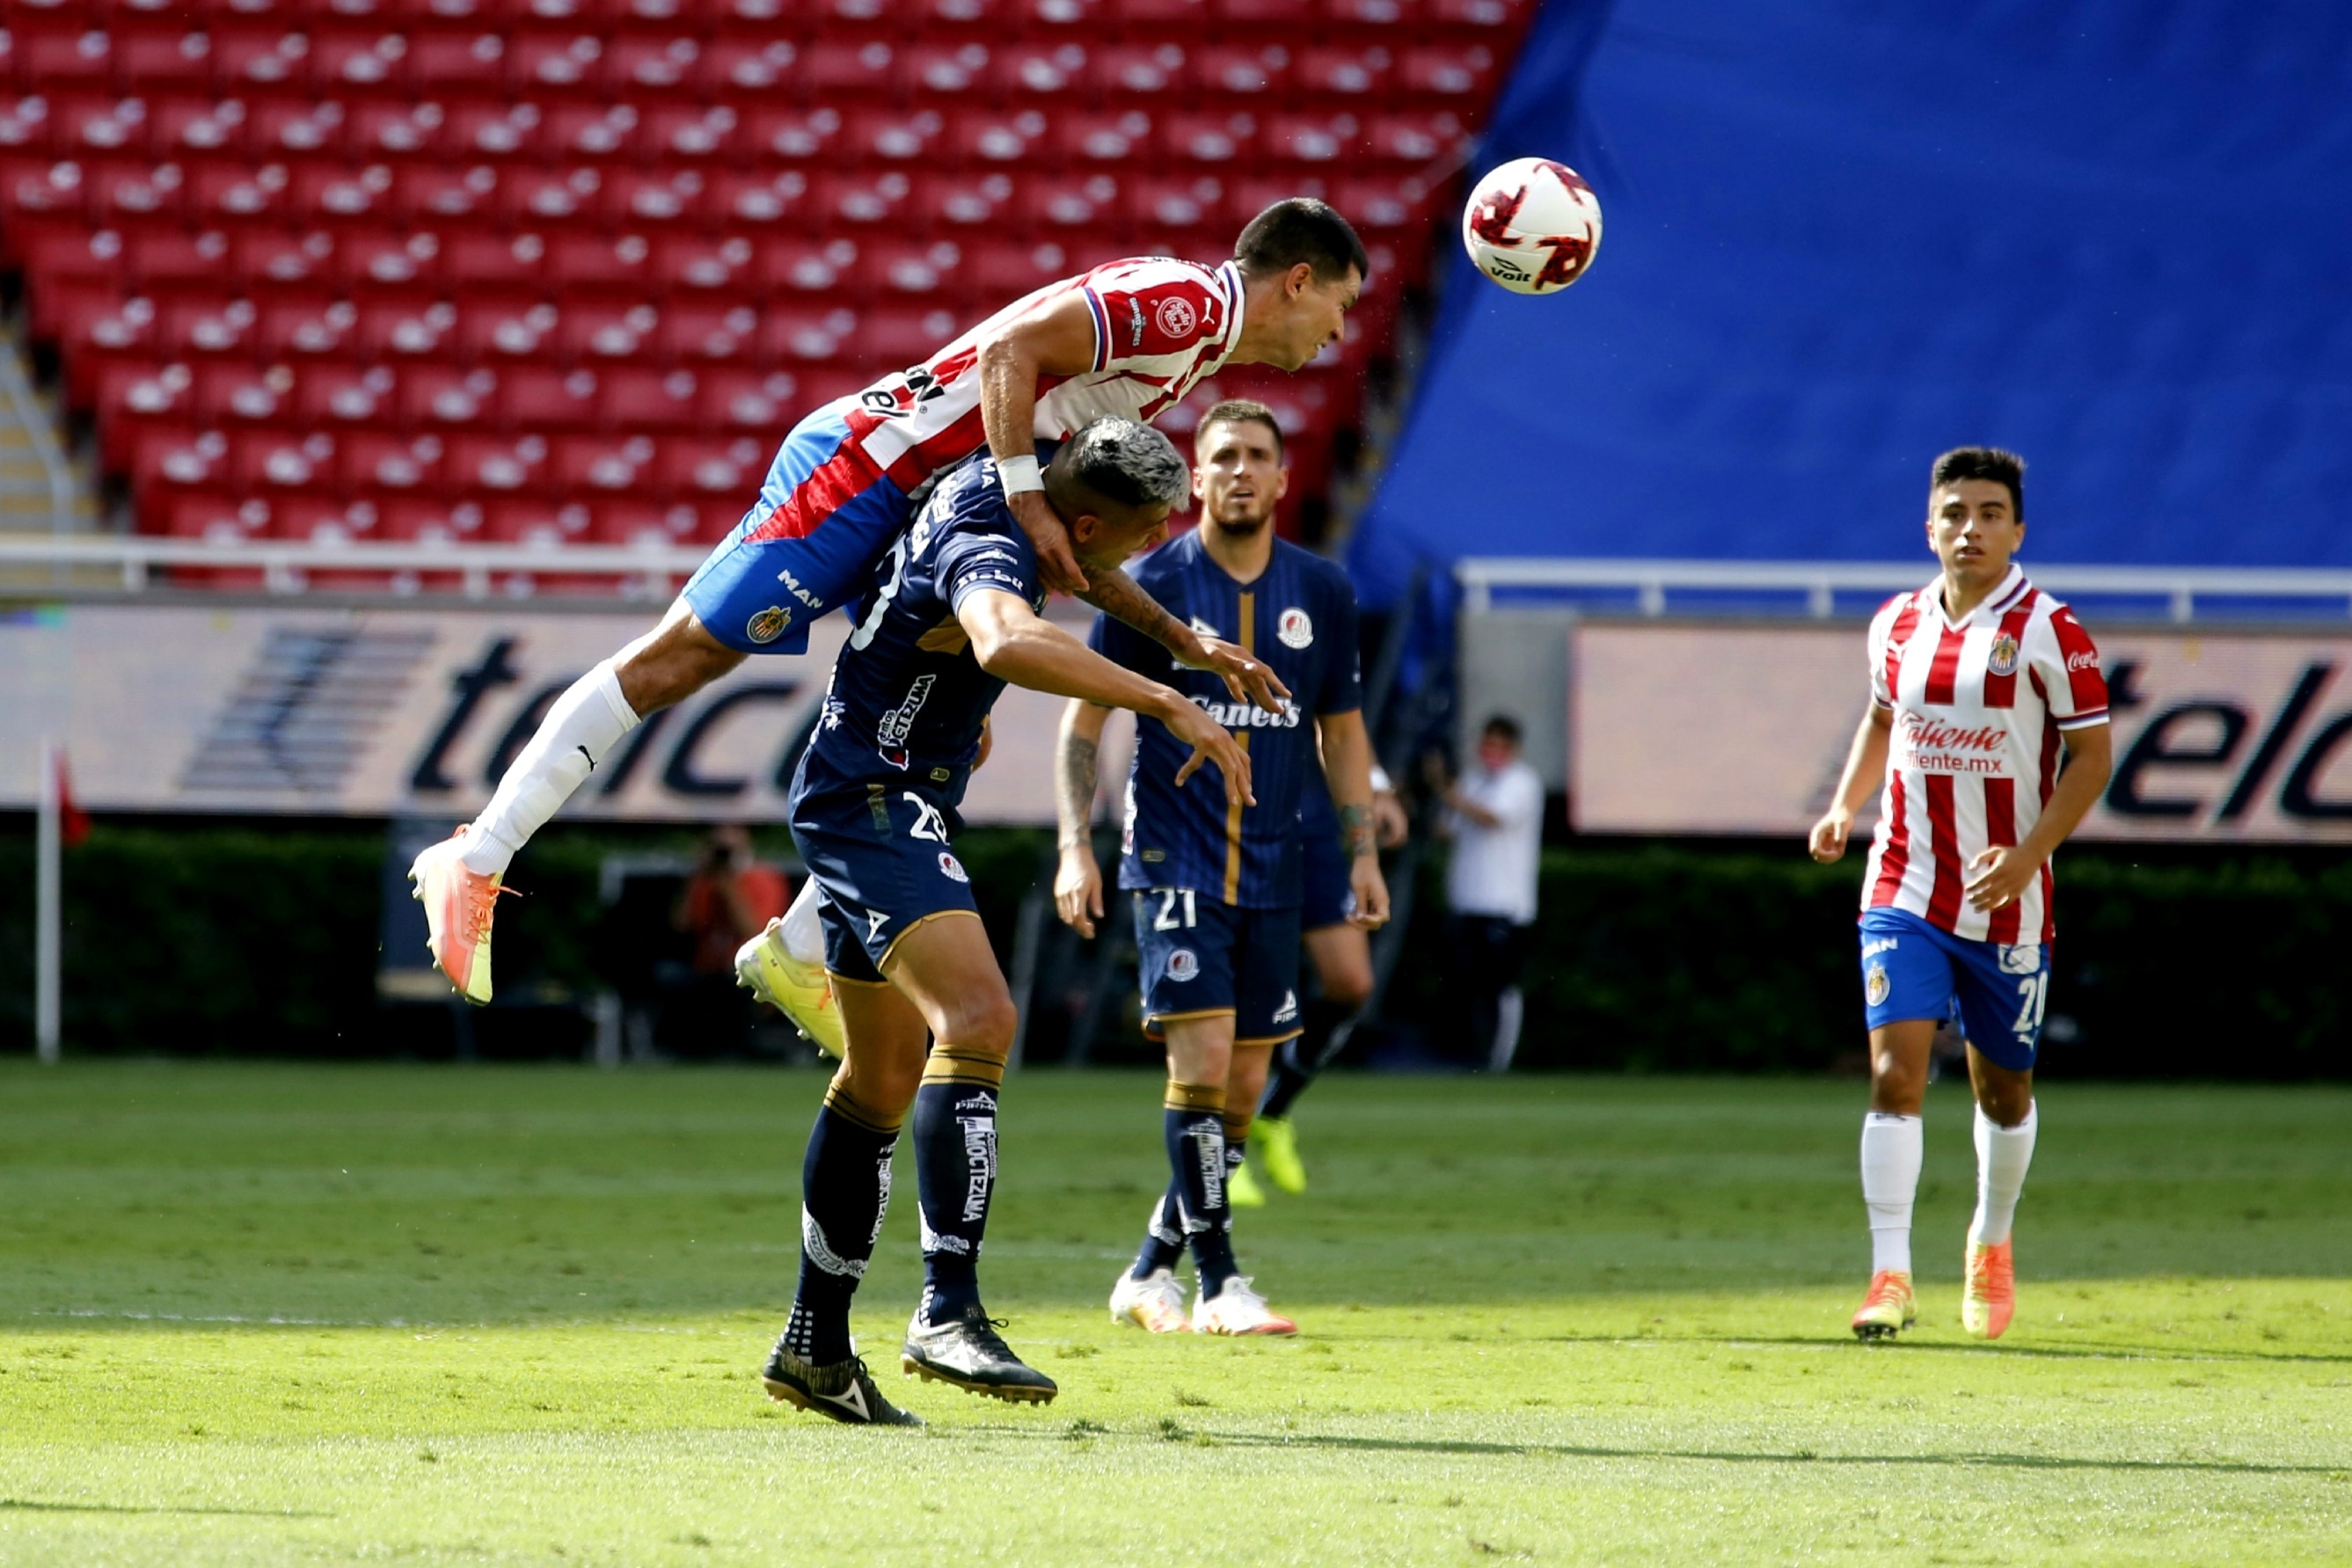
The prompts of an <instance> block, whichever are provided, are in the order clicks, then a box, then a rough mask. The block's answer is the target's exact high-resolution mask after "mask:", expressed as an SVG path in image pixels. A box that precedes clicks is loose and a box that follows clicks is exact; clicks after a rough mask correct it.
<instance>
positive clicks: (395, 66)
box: [310, 26, 408, 95]
mask: <svg viewBox="0 0 2352 1568" xmlns="http://www.w3.org/2000/svg"><path fill="white" fill-rule="evenodd" d="M407 61H408V36H407V35H406V34H405V33H401V32H389V31H386V30H385V29H384V28H383V27H381V26H373V27H335V26H324V27H314V28H312V29H311V30H310V84H311V88H312V90H314V91H317V92H321V93H334V94H338V95H348V94H352V93H371V94H372V93H395V92H401V91H404V90H405V89H406V87H407V85H408V82H407V78H408V69H407Z"/></svg>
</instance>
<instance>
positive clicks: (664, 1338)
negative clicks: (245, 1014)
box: [0, 1063, 2352, 1565]
mask: <svg viewBox="0 0 2352 1568" xmlns="http://www.w3.org/2000/svg"><path fill="white" fill-rule="evenodd" d="M819 1089H820V1080H819V1078H818V1076H817V1075H816V1074H814V1073H813V1072H795V1071H673V1072H628V1073H621V1074H608V1075H596V1074H593V1073H590V1072H587V1071H575V1070H566V1069H516V1070H456V1069H424V1068H391V1067H385V1068H340V1069H336V1068H288V1067H226V1066H208V1065H171V1064H150V1063H136V1064H86V1065H68V1067H67V1068H65V1069H63V1070H61V1071H53V1072H47V1073H44V1072H40V1071H37V1070H35V1069H33V1068H30V1067H28V1066H26V1067H17V1066H11V1067H8V1068H5V1069H0V1562H6V1563H70V1564H78V1565H79V1564H98V1563H171V1564H194V1563H344V1562H373V1561H379V1560H382V1561H397V1562H415V1563H443V1562H450V1563H567V1564H569V1563H613V1564H641V1563H693V1564H703V1563H802V1562H807V1563H1022V1564H1032V1563H1041V1564H1047V1563H1073V1564H1092V1563H1160V1562H1168V1563H1189V1562H1194V1561H1203V1562H1213V1563H1221V1564H1222V1563H1234V1564H1241V1563H1474V1562H1484V1561H1489V1560H1496V1559H1503V1560H1520V1561H1531V1562H1545V1563H1643V1564H1648V1563H1847V1562H1853V1563H1862V1562H1905V1563H2039V1562H2049V1563H2221V1562H2238V1563H2290V1562H2352V1289H2348V1288H2347V1278H2352V1160H2347V1152H2352V1092H2346V1091H2344V1090H2341V1089H2326V1088H2297V1089H2281V1090H2263V1089H2238V1088H2231V1089H2222V1088H2201V1087H2200V1088H2179V1089H2157V1088H2101V1087H2082V1086H2073V1085H2067V1084H2064V1083H2058V1084H2054V1085H2052V1086H2050V1087H2049V1088H2047V1090H2046V1091H2045V1093H2044V1097H2043V1107H2042V1129H2043V1131H2042V1149H2041V1152H2040V1155H2039V1157H2038V1162H2037V1164H2036V1166H2035V1169H2034V1173H2033V1180H2032V1185H2031V1186H2030V1187H2029V1188H2028V1190H2027V1194H2026V1199H2025V1205H2024V1208H2023V1210H2022V1213H2021V1221H2020V1228H2019V1242H2018V1245H2019V1259H2020V1264H2021V1307H2020V1311H2019V1316H2018V1321H2017V1325H2016V1327H2015V1328H2014V1329H2013V1330H2012V1331H2011V1333H2010V1334H2009V1335H2008V1337H2007V1338H2005V1339H2003V1340H2002V1341H2000V1343H1998V1344H1996V1345H1990V1346H1989V1345H1984V1344H1980V1343H1974V1342H1971V1341H1969V1340H1968V1339H1966V1338H1965V1337H1964V1336H1963V1335H1962V1334H1961V1333H1959V1329H1958V1255H1959V1249H1960V1242H1961V1233H1962V1228H1963V1226H1964V1224H1965V1222H1966V1215H1967V1209H1968V1206H1969V1199H1970V1196H1971V1192H1972V1182H1973V1166H1972V1158H1971V1155H1969V1145H1968V1121H1967V1104H1966V1101H1965V1099H1964V1098H1963V1096H1962V1095H1961V1094H1960V1093H1958V1092H1952V1091H1949V1090H1939V1091H1937V1092H1936V1094H1935V1095H1934V1097H1933V1098H1932V1099H1931V1102H1930V1106H1929V1123H1928V1131H1929V1151H1928V1168H1927V1180H1926V1183H1925V1186H1924V1189H1923V1193H1922V1204H1921V1213H1920V1227H1919V1237H1918V1239H1919V1246H1920V1249H1921V1264H1922V1268H1921V1273H1922V1275H1923V1279H1924V1282H1925V1302H1924V1305H1925V1308H1926V1317H1925V1319H1924V1321H1923V1322H1922V1323H1921V1325H1920V1328H1919V1329H1918V1331H1917V1332H1916V1333H1914V1334H1913V1335H1911V1336H1908V1337H1907V1338H1906V1340H1905V1341H1904V1342H1903V1343H1897V1344H1894V1345H1888V1346H1863V1345H1859V1344H1857V1343H1854V1342H1853V1340H1852V1339H1851V1338H1850V1337H1849V1336H1848V1334H1847V1333H1846V1332H1845V1327H1844V1323H1845V1318H1846V1315H1847V1314H1848V1313H1849V1312H1851V1311H1852V1309H1853V1303H1854V1301H1855V1299H1856V1298H1857V1297H1858V1295H1859V1293H1860V1289H1861V1286H1862V1284H1863V1283H1864V1274H1865V1272H1866V1262H1867V1239H1866V1236H1865V1233H1864V1231H1863V1229H1862V1216H1861V1201H1860V1197H1859V1196H1858V1194H1857V1192H1856V1188H1855V1178H1854V1175H1853V1164H1854V1143H1855V1136H1856V1130H1857V1126H1858V1119H1859V1114H1860V1110H1861V1090H1860V1088H1859V1086H1858V1085H1854V1084H1849V1083H1834V1082H1793V1081H1739V1082H1735V1081H1722V1080H1713V1081H1687V1080H1685V1081H1675V1080H1580V1079H1528V1080H1520V1081H1516V1082H1491V1081H1402V1080H1394V1079H1391V1080H1385V1081H1381V1080H1370V1079H1364V1078H1354V1079H1346V1080H1339V1081H1334V1082H1330V1083H1328V1084H1327V1085H1325V1086H1323V1087H1322V1088H1321V1089H1319V1090H1318V1092H1317V1093H1316V1095H1315V1097H1314V1098H1312V1099H1311V1100H1309V1101H1308V1102H1307V1103H1306V1104H1305V1106H1304V1107H1303V1115H1302V1121H1301V1125H1302V1128H1303V1129H1304V1132H1305V1137H1306V1148H1307V1154H1308V1155H1309V1157H1310V1160H1311V1162H1312V1166H1313V1169H1314V1173H1315V1177H1316V1187H1315V1190H1314V1192H1313V1193H1312V1194H1310V1195H1309V1197H1307V1198H1306V1199H1303V1200H1289V1201H1286V1202H1284V1201H1279V1200H1278V1201H1277V1205H1276V1207H1273V1208H1270V1209H1267V1210H1263V1211H1257V1212H1253V1213H1249V1214H1246V1215H1244V1218H1243V1222H1242V1228H1241V1234H1240V1241H1241V1246H1242V1249H1243V1257H1244V1263H1245V1265H1246V1266H1248V1267H1250V1268H1251V1269H1252V1270H1254V1271H1255V1273H1256V1274H1257V1275H1258V1277H1259V1282H1260V1284H1261V1286H1262V1287H1264V1288H1265V1290H1266V1291H1268V1293H1269V1295H1270V1296H1271V1297H1272V1299H1273V1300H1274V1301H1275V1302H1276V1304H1277V1305H1278V1306H1280V1307H1283V1308H1285V1309H1288V1310H1292V1311H1294V1312H1296V1314H1297V1316H1298V1318H1299V1319H1300V1320H1301V1322H1302V1324H1303V1326H1304V1329H1305V1332H1304V1333H1302V1335H1301V1336H1300V1337H1299V1338H1298V1339H1297V1341H1295V1342H1288V1343H1274V1342H1264V1343H1215V1342H1193V1341H1191V1340H1190V1339H1189V1338H1188V1339H1184V1340H1179V1341H1175V1342H1172V1343H1171V1342H1162V1341H1147V1340H1146V1339H1145V1338H1144V1336H1142V1335H1140V1334H1138V1333H1132V1332H1129V1331H1120V1330H1116V1329H1114V1328H1113V1327H1112V1326H1111V1324H1110V1323H1109V1322H1108V1320H1107V1318H1106V1315H1105V1314H1104V1312H1103V1311H1102V1307H1101V1302H1102V1298H1103V1296H1104V1295H1105V1293H1106V1292H1107V1291H1108V1287H1109V1284H1110V1281H1111V1279H1112V1276H1113V1274H1114V1273H1115V1271H1116V1270H1118V1267H1119V1266H1120V1263H1121V1261H1122V1260H1124V1258H1125V1257H1126V1256H1127V1254H1128V1252H1129V1248H1130V1247H1131V1245H1132V1243H1133V1241H1134V1239H1135V1233H1136V1231H1137V1229H1138V1227H1139V1224H1140V1222H1141V1219H1142V1216H1143V1212H1144V1209H1145V1207H1146V1204H1147V1202H1148V1201H1149V1197H1150V1193H1152V1192H1153V1191H1155V1190H1156V1189H1157V1187H1158V1186H1159V1184H1160V1180H1161V1179H1162V1167H1161V1166H1160V1154H1159V1092H1158V1087H1157V1084H1156V1082H1155V1081H1153V1080H1150V1079H1148V1078H1145V1077H1142V1076H1139V1075H1120V1074H1108V1073H1097V1074H1083V1075H1080V1074H1064V1073H1061V1072H1058V1071H1032V1072H1030V1073H1028V1074H1025V1075H1020V1076H1016V1077H1015V1078H1014V1079H1013V1082H1012V1083H1011V1085H1010V1089H1009V1093H1008V1097H1007V1103H1006V1108H1005V1114H1004V1121H1003V1129H1004V1131H1003V1138H1004V1145H1003V1185H1002V1186H1001V1187H1000V1192H999V1199H998V1207H997V1211H996V1217H995V1218H994V1220H993V1222H992V1236H991V1239H990V1241H989V1247H988V1257H987V1260H986V1263H985V1266H984V1278H985V1279H986V1281H987V1282H988V1284H989V1288H990V1300H991V1304H992V1307H993V1308H994V1309H995V1310H996V1311H997V1312H999V1313H1000V1315H1003V1316H1005V1317H1009V1318H1010V1319H1011V1320H1012V1326H1011V1328H1010V1329H1009V1331H1008V1334H1009V1337H1010V1338H1011V1340H1012V1341H1013V1343H1014V1344H1015V1345H1016V1347H1019V1348H1021V1349H1023V1350H1024V1351H1025V1352H1026V1353H1028V1354H1029V1355H1030V1356H1031V1358H1032V1359H1033V1360H1034V1361H1035V1362H1036V1363H1037V1364H1040V1365H1042V1366H1043V1367H1045V1369H1046V1370H1047V1371H1049V1372H1051V1373H1052V1374H1053V1375H1055V1377H1057V1378H1058V1379H1060V1381H1061V1383H1062V1387H1063V1394H1062V1397H1061V1398H1060V1400H1059V1401H1058V1402H1057V1403H1055V1405H1053V1406H1049V1407H1046V1408H1044V1409H1035V1410H1032V1409H1026V1408H1015V1407H1012V1406H1001V1405H996V1404H992V1403H983V1402H982V1401H979V1400H975V1399H972V1398H971V1397H969V1396H963V1395H961V1394H956V1393H953V1392H952V1391H950V1390H947V1389H945V1388H944V1387H942V1386H941V1385H914V1384H902V1383H901V1382H900V1381H899V1380H898V1376H897V1375H896V1370H895V1365H896V1357H895V1350H896V1345H897V1334H898V1330H899V1328H900V1327H901V1325H902V1324H903V1322H904V1320H905V1316H906V1313H907V1312H908V1309H909V1308H910V1307H911V1305H912V1303H913V1299H914V1294H915V1285H916V1280H917V1275H918V1269H917V1265H916V1260H915V1244H914V1229H915V1219H914V1214H913V1207H914V1206H913V1183H912V1181H911V1179H910V1178H909V1175H908V1167H907V1166H906V1163H905V1162H906V1160H907V1154H906V1151H904V1150H902V1151H901V1155H900V1158H901V1180H900V1187H899V1200H898V1204H897V1206H896V1207H894V1209H893V1211H892V1213H891V1215H890V1220H889V1226H888V1228H887V1232H886V1234H885V1237H884V1239H883V1244H882V1249H881V1251H880V1254H879V1257H878V1258H877V1263H876V1266H875V1268H874V1270H872V1272H871V1273H870V1274H869V1276H868V1278H867V1281H866V1288H865V1291H864V1293H863V1296H862V1298H861V1305H862V1308H863V1309H864V1310H863V1311H862V1312H861V1313H860V1316H859V1319H858V1322H857V1331H858V1333H859V1336H860V1339H861V1341H862V1343H864V1344H866V1346H868V1347H869V1350H870V1354H871V1356H872V1359H873V1360H874V1361H875V1363H876V1365H877V1371H879V1370H882V1369H883V1368H885V1367H886V1366H887V1368H889V1371H888V1375H887V1376H886V1377H885V1386H886V1387H887V1388H889V1389H890V1390H891V1391H892V1392H893V1394H894V1396H898V1395H900V1394H903V1396H904V1398H905V1400H906V1402H907V1403H908V1405H909V1406H910V1407H912V1408H914V1409H916V1410H917V1411H919V1413H921V1414H922V1415H923V1416H926V1417H928V1418H929V1420H930V1422H931V1425H930V1427H929V1428H928V1429H926V1430H924V1431H922V1432H918V1433H904V1432H877V1431H857V1430H850V1429H846V1428H843V1427H835V1426H832V1425H830V1424H828V1423H824V1422H821V1421H819V1420H817V1419H816V1418H814V1417H812V1416H803V1415H798V1414H796V1413H793V1412H791V1411H787V1410H784V1409H782V1408H781V1407H779V1406H772V1405H770V1404H769V1403H768V1402H767V1400H766V1399H765V1398H764V1397H763V1396H762V1395H761V1390H760V1386H759V1384H758V1381H757V1377H756V1371H757V1368H758V1365H759V1363H760V1360H761V1356H762V1355H763V1354H764V1353H765V1350H766V1347H767V1345H768V1343H769V1341H770V1340H771V1339H772V1337H773V1335H774V1333H775V1332H776V1329H777V1328H778V1326H779V1325H780V1322H781V1318H782V1309H783V1307H784V1305H785V1303H786V1301H788V1299H789V1296H790V1292H791V1283H792V1277H793V1266H794V1260H795V1258H796V1255H797V1241H796V1237H797V1207H796V1206H797V1196H796V1186H797V1180H796V1178H797V1173H798V1169H799V1162H800V1150H801V1145H802V1141H803V1137H804V1135H805V1134H806V1131H807V1127H808V1123H809V1118H810V1116H811V1114H812V1113H813V1112H814V1106H815V1102H816V1097H817V1094H818V1092H819Z"/></svg>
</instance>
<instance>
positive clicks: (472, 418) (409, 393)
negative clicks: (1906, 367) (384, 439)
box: [396, 363, 511, 434]
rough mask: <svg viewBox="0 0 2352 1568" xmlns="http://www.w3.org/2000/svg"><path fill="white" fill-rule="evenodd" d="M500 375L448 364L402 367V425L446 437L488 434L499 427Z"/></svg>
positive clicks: (400, 402) (399, 403) (400, 387)
mask: <svg viewBox="0 0 2352 1568" xmlns="http://www.w3.org/2000/svg"><path fill="white" fill-rule="evenodd" d="M509 368H511V367H509ZM498 394H499V371H490V370H484V369H481V368H479V367H477V368H475V369H473V370H467V369H466V368H465V367H463V366H461V365H453V364H446V363H442V364H411V365H405V366H403V367H402V369H401V371H400V378H399V396H398V402H397V405H396V406H397V408H398V411H399V414H400V419H401V423H403V424H404V425H407V426H410V427H412V428H415V429H419V430H434V431H439V432H443V433H445V434H456V433H458V432H463V431H486V430H488V429H489V428H490V427H491V426H493V425H495V424H497V423H498V414H499V405H498Z"/></svg>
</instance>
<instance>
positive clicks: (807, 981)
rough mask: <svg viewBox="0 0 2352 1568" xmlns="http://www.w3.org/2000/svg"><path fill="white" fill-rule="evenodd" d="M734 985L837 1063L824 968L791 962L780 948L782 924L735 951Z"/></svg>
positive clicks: (837, 1039)
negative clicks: (775, 1012)
mask: <svg viewBox="0 0 2352 1568" xmlns="http://www.w3.org/2000/svg"><path fill="white" fill-rule="evenodd" d="M735 980H736V983H737V984H738V985H740V986H741V987H742V988H744V989H745V990H747V991H749V992H751V994H752V995H753V996H755V997H757V998H760V1000H761V1001H763V1002H765V1003H767V1004H768V1005H769V1006H770V1007H772V1008H773V1009H776V1010H777V1011H778V1012H780V1013H782V1014H783V1015H784V1016H785V1017H786V1018H788V1019H792V1020H793V1025H794V1026H795V1027H797V1028H798V1029H799V1030H800V1031H801V1032H802V1033H803V1034H804V1035H806V1036H808V1037H809V1040H811V1041H812V1042H813V1043H814V1045H815V1046H816V1048H817V1049H818V1050H819V1051H824V1053H825V1054H826V1055H828V1056H834V1057H838V1056H840V1055H841V1054H842V1052H843V1051H844V1049H845V1042H844V1039H843V1036H842V1032H841V1009H839V1008H837V1007H835V1005H834V1001H833V986H832V983H831V982H830V981H828V980H827V979H826V978H825V976H824V966H823V965H822V964H811V963H808V962H806V961H805V960H803V959H801V958H798V957H795V956H793V951H792V949H791V948H790V947H788V946H785V943H784V923H783V921H782V919H781V918H779V919H775V920H771V921H769V922H768V928H767V929H766V930H765V931H762V932H761V933H760V934H759V935H758V936H754V937H752V938H751V940H750V941H749V942H746V943H744V944H743V946H740V947H738V948H737V949H735Z"/></svg>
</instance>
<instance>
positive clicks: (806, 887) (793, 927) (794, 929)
mask: <svg viewBox="0 0 2352 1568" xmlns="http://www.w3.org/2000/svg"><path fill="white" fill-rule="evenodd" d="M779 935H781V936H782V937H783V939H784V951H785V952H787V953H790V954H791V955H792V956H793V957H795V958H797V959H799V960H800V961H801V962H802V963H803V964H812V965H814V966H815V967H817V968H820V969H822V968H824V922H823V921H821V920H819V919H818V918H817V914H816V877H815V876H814V874H811V875H808V876H804V877H803V878H801V891H800V894H799V895H798V896H797V897H795V898H794V899H793V906H792V907H791V908H790V909H787V910H785V911H784V928H783V930H782V932H781V933H780V934H779Z"/></svg>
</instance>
